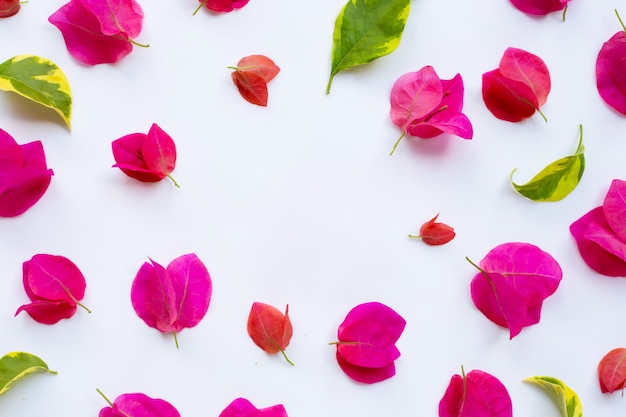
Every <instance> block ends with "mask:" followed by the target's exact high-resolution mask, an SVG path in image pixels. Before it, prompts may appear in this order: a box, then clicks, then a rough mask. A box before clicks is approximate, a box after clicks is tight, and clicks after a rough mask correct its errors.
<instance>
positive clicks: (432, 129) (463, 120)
mask: <svg viewBox="0 0 626 417" xmlns="http://www.w3.org/2000/svg"><path fill="white" fill-rule="evenodd" d="M406 133H407V134H408V135H410V136H417V137H420V138H424V139H428V138H433V137H435V136H438V135H440V134H442V133H449V134H451V135H455V136H459V137H461V138H463V139H472V137H473V136H474V129H473V127H472V123H471V122H470V121H469V119H468V118H467V116H465V115H464V114H463V113H455V114H449V112H448V111H447V110H445V111H442V112H440V113H438V114H436V115H435V116H433V117H432V118H431V119H430V120H429V121H428V122H416V123H415V124H411V125H409V126H408V127H407V128H406Z"/></svg>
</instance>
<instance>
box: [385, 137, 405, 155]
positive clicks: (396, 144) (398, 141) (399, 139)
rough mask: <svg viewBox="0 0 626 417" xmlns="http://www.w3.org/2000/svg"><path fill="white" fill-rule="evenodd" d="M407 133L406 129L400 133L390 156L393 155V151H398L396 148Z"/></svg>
mask: <svg viewBox="0 0 626 417" xmlns="http://www.w3.org/2000/svg"><path fill="white" fill-rule="evenodd" d="M405 135H406V131H404V132H402V135H400V137H399V138H398V140H397V141H396V143H395V144H394V145H393V149H392V150H391V152H389V156H391V155H393V153H394V152H395V151H396V148H397V147H398V144H399V143H400V141H401V140H402V138H403V137H404V136H405Z"/></svg>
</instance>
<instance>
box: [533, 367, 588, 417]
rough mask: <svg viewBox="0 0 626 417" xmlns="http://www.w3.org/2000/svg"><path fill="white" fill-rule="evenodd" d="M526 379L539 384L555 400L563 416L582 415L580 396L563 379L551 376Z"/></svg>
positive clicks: (574, 416) (580, 416)
mask: <svg viewBox="0 0 626 417" xmlns="http://www.w3.org/2000/svg"><path fill="white" fill-rule="evenodd" d="M524 381H525V382H531V383H533V384H537V385H539V386H540V387H541V388H542V389H543V390H544V391H545V392H546V393H547V394H548V395H549V396H550V398H552V400H554V402H555V403H556V405H557V407H558V408H559V411H560V412H561V415H562V416H563V417H582V415H583V405H582V403H581V402H580V398H578V395H577V394H576V393H575V392H574V391H573V390H572V389H571V388H570V387H568V386H567V385H565V384H564V383H563V381H560V380H558V379H556V378H553V377H551V376H533V377H530V378H526V379H524Z"/></svg>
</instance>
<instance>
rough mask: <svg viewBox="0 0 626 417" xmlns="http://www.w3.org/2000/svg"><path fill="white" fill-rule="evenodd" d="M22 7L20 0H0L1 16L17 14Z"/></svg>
mask: <svg viewBox="0 0 626 417" xmlns="http://www.w3.org/2000/svg"><path fill="white" fill-rule="evenodd" d="M20 7H21V5H20V0H0V17H11V16H13V15H16V14H17V12H19V11H20Z"/></svg>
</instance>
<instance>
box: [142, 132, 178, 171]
mask: <svg viewBox="0 0 626 417" xmlns="http://www.w3.org/2000/svg"><path fill="white" fill-rule="evenodd" d="M141 154H142V156H143V159H144V160H145V163H146V166H147V167H148V169H149V170H150V171H151V172H153V173H155V174H156V175H158V176H159V177H166V176H168V175H170V173H171V172H172V171H173V170H174V167H175V166H176V145H175V144H174V141H173V140H172V138H171V136H170V135H168V134H167V133H166V132H165V131H164V130H163V129H161V128H160V127H159V126H158V125H157V124H156V123H155V124H153V125H152V127H150V131H149V132H148V135H147V136H146V137H145V140H144V142H143V145H142V148H141Z"/></svg>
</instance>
